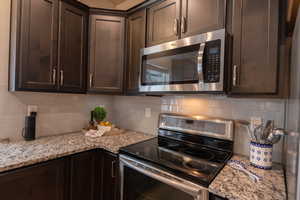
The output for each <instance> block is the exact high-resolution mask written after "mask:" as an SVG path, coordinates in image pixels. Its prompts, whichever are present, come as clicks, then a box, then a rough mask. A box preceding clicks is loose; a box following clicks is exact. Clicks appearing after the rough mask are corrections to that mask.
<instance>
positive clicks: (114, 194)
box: [102, 152, 119, 200]
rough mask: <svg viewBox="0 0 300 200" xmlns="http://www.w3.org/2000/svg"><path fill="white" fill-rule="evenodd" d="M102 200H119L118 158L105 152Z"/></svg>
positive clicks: (103, 157)
mask: <svg viewBox="0 0 300 200" xmlns="http://www.w3.org/2000/svg"><path fill="white" fill-rule="evenodd" d="M102 159H103V161H102V163H103V167H102V178H103V179H102V180H103V181H102V191H103V196H102V200H117V199H118V196H119V195H118V188H119V184H118V157H117V156H116V155H114V154H111V153H108V152H103V156H102Z"/></svg>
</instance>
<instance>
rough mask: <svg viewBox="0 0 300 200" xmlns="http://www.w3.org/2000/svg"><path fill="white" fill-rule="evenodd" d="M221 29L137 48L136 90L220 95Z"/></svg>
mask: <svg viewBox="0 0 300 200" xmlns="http://www.w3.org/2000/svg"><path fill="white" fill-rule="evenodd" d="M225 35H226V33H225V29H220V30H216V31H212V32H208V33H204V34H200V35H196V36H192V37H188V38H184V39H181V40H176V41H173V42H168V43H164V44H160V45H157V46H152V47H148V48H144V49H141V58H140V59H141V62H140V63H141V68H140V76H139V83H140V84H139V91H140V92H145V93H168V92H184V93H189V92H190V93H194V92H199V93H200V92H223V91H224V59H225Z"/></svg>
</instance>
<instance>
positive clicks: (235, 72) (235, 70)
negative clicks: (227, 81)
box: [232, 65, 238, 86]
mask: <svg viewBox="0 0 300 200" xmlns="http://www.w3.org/2000/svg"><path fill="white" fill-rule="evenodd" d="M232 85H233V86H238V66H237V65H233V76H232Z"/></svg>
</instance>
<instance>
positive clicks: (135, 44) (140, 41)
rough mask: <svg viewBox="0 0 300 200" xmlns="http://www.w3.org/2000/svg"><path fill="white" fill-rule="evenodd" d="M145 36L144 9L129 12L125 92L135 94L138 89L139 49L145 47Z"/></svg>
mask: <svg viewBox="0 0 300 200" xmlns="http://www.w3.org/2000/svg"><path fill="white" fill-rule="evenodd" d="M145 36H146V10H145V9H143V10H141V11H138V12H135V13H133V14H131V15H130V16H129V17H128V20H127V47H128V53H127V56H128V59H127V70H126V75H127V76H126V80H127V81H126V93H127V94H136V93H137V92H138V89H139V74H140V50H141V49H142V48H144V47H145V42H146V38H145Z"/></svg>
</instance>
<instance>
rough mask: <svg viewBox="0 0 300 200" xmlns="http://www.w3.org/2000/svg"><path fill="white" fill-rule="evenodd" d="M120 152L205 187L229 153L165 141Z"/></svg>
mask: <svg viewBox="0 0 300 200" xmlns="http://www.w3.org/2000/svg"><path fill="white" fill-rule="evenodd" d="M120 152H121V153H123V154H127V155H130V156H134V157H136V158H138V159H143V160H145V161H149V162H151V163H153V164H156V165H160V166H162V167H165V168H166V169H167V170H169V171H171V172H173V173H174V174H175V175H179V176H182V177H184V178H186V179H189V180H191V181H193V182H196V183H200V184H201V185H203V186H208V185H209V183H210V182H211V181H212V180H213V179H214V177H215V176H216V174H217V173H218V172H219V170H221V169H222V168H223V166H224V163H225V162H226V161H227V159H229V158H230V156H231V153H230V152H226V151H221V150H216V149H213V148H209V147H205V146H197V145H196V146H195V145H191V144H188V143H184V142H179V141H175V140H170V139H166V138H160V137H158V138H154V139H151V140H148V141H145V142H142V143H138V144H134V145H131V146H128V147H125V148H121V149H120Z"/></svg>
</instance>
